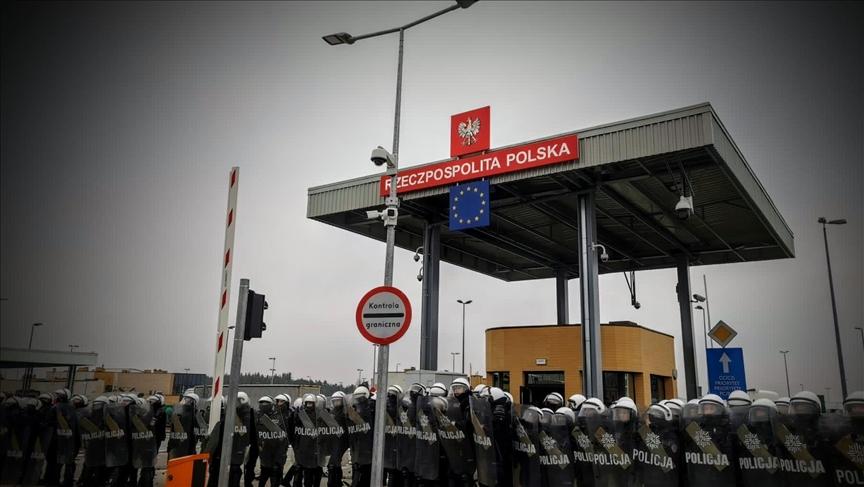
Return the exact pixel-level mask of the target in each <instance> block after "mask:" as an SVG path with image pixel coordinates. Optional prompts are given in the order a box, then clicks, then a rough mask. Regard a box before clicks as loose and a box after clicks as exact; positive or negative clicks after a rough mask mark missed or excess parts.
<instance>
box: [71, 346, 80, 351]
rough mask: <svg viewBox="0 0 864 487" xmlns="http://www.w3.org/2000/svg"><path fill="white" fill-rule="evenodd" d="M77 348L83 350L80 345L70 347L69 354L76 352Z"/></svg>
mask: <svg viewBox="0 0 864 487" xmlns="http://www.w3.org/2000/svg"><path fill="white" fill-rule="evenodd" d="M76 348H81V347H79V346H78V345H69V352H74V351H75V349H76Z"/></svg>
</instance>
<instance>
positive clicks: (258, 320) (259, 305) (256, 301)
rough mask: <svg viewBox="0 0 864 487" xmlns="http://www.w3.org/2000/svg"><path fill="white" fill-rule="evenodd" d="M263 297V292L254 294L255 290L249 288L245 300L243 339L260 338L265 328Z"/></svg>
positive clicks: (265, 303)
mask: <svg viewBox="0 0 864 487" xmlns="http://www.w3.org/2000/svg"><path fill="white" fill-rule="evenodd" d="M264 298H265V296H264V295H263V294H256V293H255V291H253V290H251V289H250V290H249V295H248V297H247V300H246V327H245V329H244V330H243V339H244V340H247V341H248V340H251V339H253V338H261V334H262V332H263V331H264V330H266V329H267V324H266V323H264V310H265V309H267V301H265V299H264Z"/></svg>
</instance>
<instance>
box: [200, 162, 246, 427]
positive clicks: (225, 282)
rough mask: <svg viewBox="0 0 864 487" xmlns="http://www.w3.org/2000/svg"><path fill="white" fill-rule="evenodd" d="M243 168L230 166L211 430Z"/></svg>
mask: <svg viewBox="0 0 864 487" xmlns="http://www.w3.org/2000/svg"><path fill="white" fill-rule="evenodd" d="M239 177H240V168H239V167H237V166H234V167H233V168H231V176H230V177H229V180H228V181H229V182H228V215H227V217H226V219H225V251H224V252H223V253H222V281H221V282H220V291H219V325H218V329H217V334H216V363H215V364H214V366H213V384H212V387H211V388H210V390H211V391H212V394H210V405H211V407H210V422H209V425H208V429H209V432H212V431H213V428H214V427H215V426H216V423H218V422H219V411H220V404H221V403H222V386H223V384H222V380H223V377H224V376H225V358H226V357H227V356H228V353H227V351H228V302H229V301H230V294H231V268H232V267H233V261H234V228H235V227H236V226H237V185H238V183H239Z"/></svg>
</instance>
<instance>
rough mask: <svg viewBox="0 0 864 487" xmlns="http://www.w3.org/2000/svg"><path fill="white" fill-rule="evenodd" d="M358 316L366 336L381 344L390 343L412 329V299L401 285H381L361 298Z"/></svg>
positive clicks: (357, 318)
mask: <svg viewBox="0 0 864 487" xmlns="http://www.w3.org/2000/svg"><path fill="white" fill-rule="evenodd" d="M356 320H357V329H358V330H360V334H361V335H363V338H365V339H367V340H369V341H370V342H372V343H377V344H378V345H389V344H391V343H393V342H395V341H396V340H398V339H400V338H402V335H404V334H405V332H406V331H408V326H409V325H410V324H411V302H410V301H408V297H407V296H405V293H403V292H402V291H400V290H399V289H397V288H395V287H391V286H379V287H376V288H374V289H372V290H371V291H369V292H368V293H366V294H365V295H364V296H363V298H361V299H360V303H358V304H357V313H356Z"/></svg>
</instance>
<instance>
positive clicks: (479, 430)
mask: <svg viewBox="0 0 864 487" xmlns="http://www.w3.org/2000/svg"><path fill="white" fill-rule="evenodd" d="M469 402H470V404H471V410H470V414H471V425H472V431H473V439H474V458H475V459H476V468H477V482H479V483H480V484H481V485H486V486H493V485H497V484H498V480H497V476H498V463H497V462H498V461H497V458H496V456H495V444H494V441H493V438H494V433H493V426H492V405H491V404H490V403H489V401H488V400H487V399H486V398H480V397H476V396H474V395H472V396H471V397H470V398H469Z"/></svg>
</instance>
